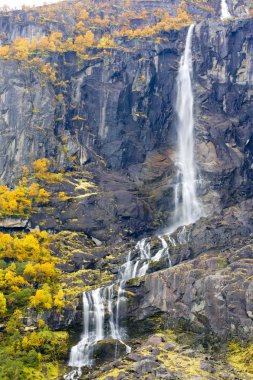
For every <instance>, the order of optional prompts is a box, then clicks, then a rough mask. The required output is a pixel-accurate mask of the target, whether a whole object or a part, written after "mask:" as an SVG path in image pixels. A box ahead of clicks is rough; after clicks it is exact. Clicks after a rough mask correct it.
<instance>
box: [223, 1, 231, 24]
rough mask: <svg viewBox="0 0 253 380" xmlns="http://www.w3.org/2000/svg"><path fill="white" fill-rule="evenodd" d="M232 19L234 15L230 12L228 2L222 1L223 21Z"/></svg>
mask: <svg viewBox="0 0 253 380" xmlns="http://www.w3.org/2000/svg"><path fill="white" fill-rule="evenodd" d="M231 17H232V15H231V13H230V12H229V10H228V5H227V2H226V0H221V19H222V20H225V19H228V18H231Z"/></svg>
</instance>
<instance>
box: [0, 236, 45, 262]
mask: <svg viewBox="0 0 253 380" xmlns="http://www.w3.org/2000/svg"><path fill="white" fill-rule="evenodd" d="M0 258H12V259H15V260H18V261H26V260H32V261H35V262H46V261H48V260H52V257H51V254H50V250H49V237H48V235H47V233H46V232H45V231H42V232H39V231H34V232H31V233H29V234H26V235H16V236H13V237H12V236H11V235H9V234H4V233H2V232H0Z"/></svg>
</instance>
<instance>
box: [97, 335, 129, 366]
mask: <svg viewBox="0 0 253 380" xmlns="http://www.w3.org/2000/svg"><path fill="white" fill-rule="evenodd" d="M116 352H117V355H118V356H122V355H124V354H125V353H126V347H125V346H124V344H122V343H120V342H119V341H117V340H114V339H105V340H102V341H100V342H98V343H97V344H96V346H95V349H94V358H95V361H96V364H99V363H101V362H103V361H106V360H109V359H111V358H113V357H115V353H116ZM114 364H115V366H117V365H118V364H117V363H114Z"/></svg>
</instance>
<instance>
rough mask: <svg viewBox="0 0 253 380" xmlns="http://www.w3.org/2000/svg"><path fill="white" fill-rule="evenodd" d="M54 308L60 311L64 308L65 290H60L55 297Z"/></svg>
mask: <svg viewBox="0 0 253 380" xmlns="http://www.w3.org/2000/svg"><path fill="white" fill-rule="evenodd" d="M54 306H55V307H56V308H57V309H58V310H59V309H62V308H63V307H64V293H63V290H62V289H60V290H59V291H58V293H57V294H56V295H55V297H54Z"/></svg>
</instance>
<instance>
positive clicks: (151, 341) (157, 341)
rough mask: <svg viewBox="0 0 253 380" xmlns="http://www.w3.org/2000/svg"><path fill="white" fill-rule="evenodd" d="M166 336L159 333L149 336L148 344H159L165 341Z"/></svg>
mask: <svg viewBox="0 0 253 380" xmlns="http://www.w3.org/2000/svg"><path fill="white" fill-rule="evenodd" d="M164 341H165V340H164V337H162V336H159V335H153V336H151V337H149V338H148V340H147V344H150V345H151V346H158V345H159V344H161V343H162V342H164Z"/></svg>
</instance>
